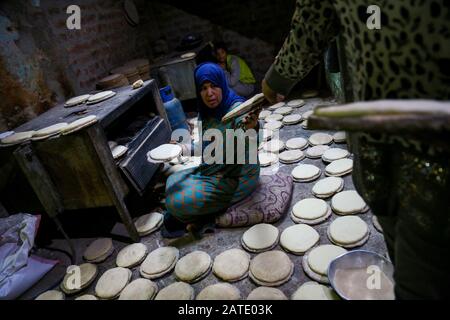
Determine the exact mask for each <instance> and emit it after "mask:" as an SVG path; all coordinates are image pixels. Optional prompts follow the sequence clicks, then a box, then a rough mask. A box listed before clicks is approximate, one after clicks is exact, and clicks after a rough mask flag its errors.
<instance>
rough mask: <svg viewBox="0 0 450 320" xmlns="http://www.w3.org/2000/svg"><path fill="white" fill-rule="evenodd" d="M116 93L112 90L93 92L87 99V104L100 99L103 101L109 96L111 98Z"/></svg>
mask: <svg viewBox="0 0 450 320" xmlns="http://www.w3.org/2000/svg"><path fill="white" fill-rule="evenodd" d="M115 95H116V93H115V92H114V91H110V90H107V91H101V92H99V93H96V94H93V95H92V96H90V97H89V99H88V100H87V102H86V103H87V104H94V103H98V102H101V101H105V100H108V99H109V98H112V97H114V96H115Z"/></svg>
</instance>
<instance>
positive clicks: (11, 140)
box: [1, 131, 36, 144]
mask: <svg viewBox="0 0 450 320" xmlns="http://www.w3.org/2000/svg"><path fill="white" fill-rule="evenodd" d="M35 132H36V131H24V132H16V133H13V134H11V135H9V136H7V137H5V138H3V139H2V140H1V142H2V144H16V143H22V142H25V141H28V140H30V139H31V138H32V137H33V135H34V134H35Z"/></svg>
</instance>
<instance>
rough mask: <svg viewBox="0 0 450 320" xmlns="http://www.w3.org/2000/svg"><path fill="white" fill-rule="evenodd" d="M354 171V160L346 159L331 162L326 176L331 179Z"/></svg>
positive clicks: (327, 167)
mask: <svg viewBox="0 0 450 320" xmlns="http://www.w3.org/2000/svg"><path fill="white" fill-rule="evenodd" d="M352 170H353V160H352V159H348V158H344V159H339V160H335V161H333V162H331V163H330V164H329V165H327V166H326V167H325V174H326V175H327V176H330V177H341V176H344V175H346V174H348V173H350V172H352Z"/></svg>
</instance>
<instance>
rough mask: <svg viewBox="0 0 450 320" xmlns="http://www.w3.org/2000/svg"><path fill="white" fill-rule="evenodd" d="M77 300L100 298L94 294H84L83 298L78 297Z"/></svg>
mask: <svg viewBox="0 0 450 320" xmlns="http://www.w3.org/2000/svg"><path fill="white" fill-rule="evenodd" d="M75 300H98V298H97V297H96V296H94V295H92V294H83V295H82V296H79V297H76V298H75Z"/></svg>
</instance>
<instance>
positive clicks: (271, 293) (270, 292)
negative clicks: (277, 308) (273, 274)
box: [247, 287, 288, 300]
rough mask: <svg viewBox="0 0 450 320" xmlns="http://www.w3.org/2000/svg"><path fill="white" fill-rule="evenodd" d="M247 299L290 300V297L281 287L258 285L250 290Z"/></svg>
mask: <svg viewBox="0 0 450 320" xmlns="http://www.w3.org/2000/svg"><path fill="white" fill-rule="evenodd" d="M247 300H288V298H287V297H286V295H285V294H284V293H283V291H281V290H280V289H277V288H270V287H258V288H256V289H253V291H252V292H250V294H249V295H248V297H247Z"/></svg>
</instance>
